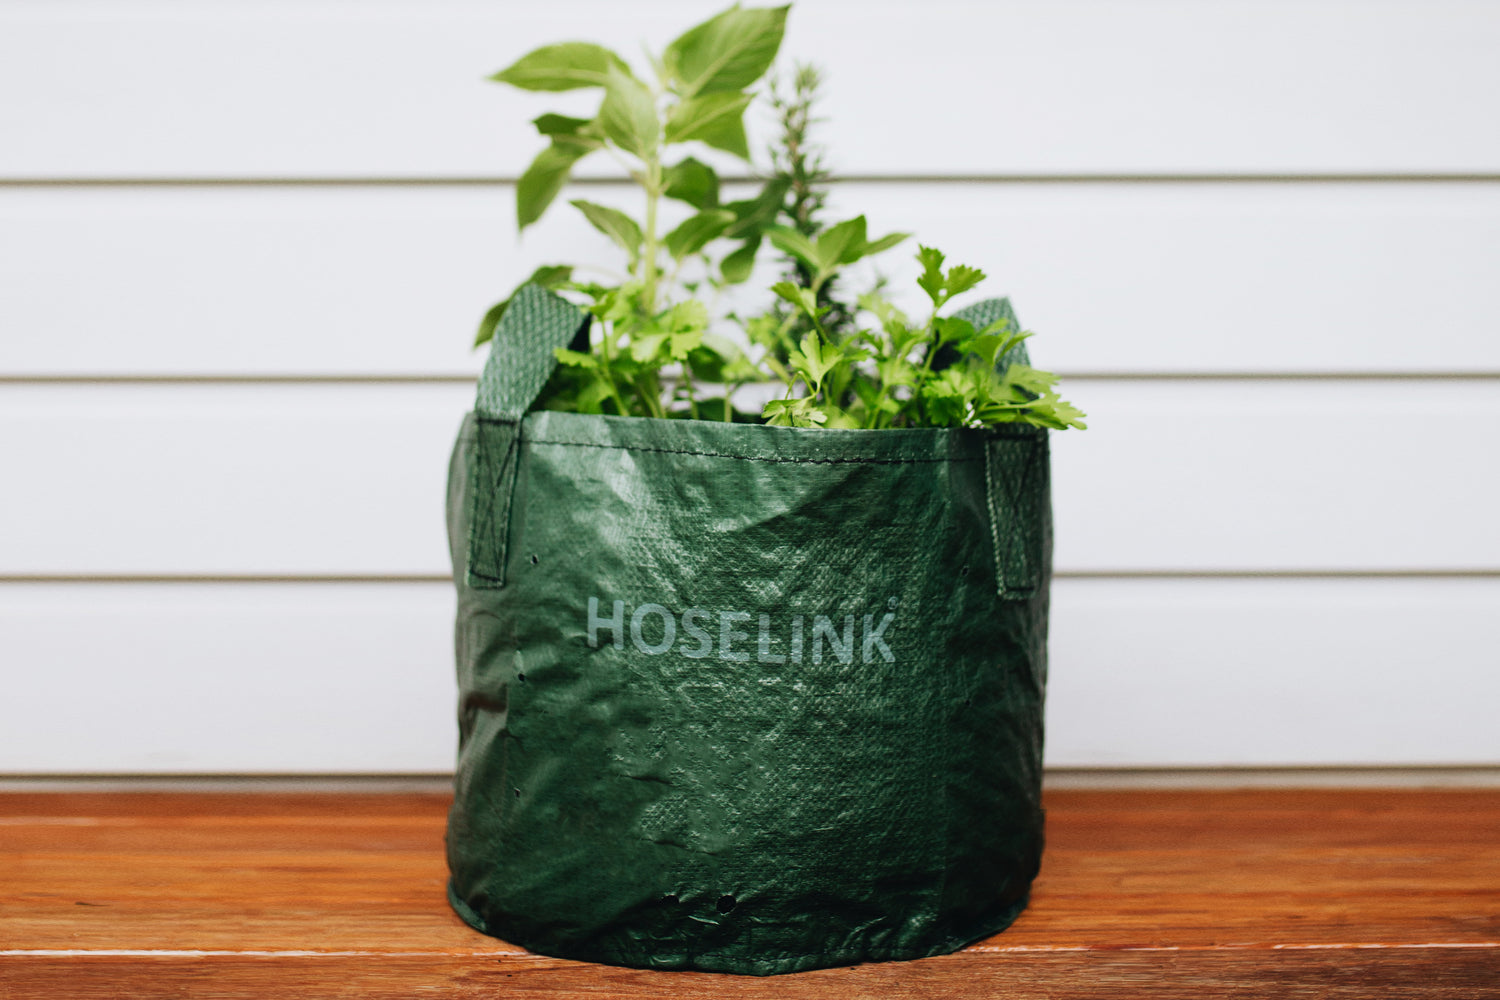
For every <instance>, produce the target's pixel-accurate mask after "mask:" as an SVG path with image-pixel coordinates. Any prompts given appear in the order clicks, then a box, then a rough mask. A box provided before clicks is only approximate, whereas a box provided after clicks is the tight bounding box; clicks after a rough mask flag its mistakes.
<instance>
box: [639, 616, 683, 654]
mask: <svg viewBox="0 0 1500 1000" xmlns="http://www.w3.org/2000/svg"><path fill="white" fill-rule="evenodd" d="M647 615H660V616H661V642H647V641H646V640H645V639H644V638H642V636H641V622H643V621H644V620H645V618H646V616H647ZM630 641H631V642H633V643H635V648H636V649H639V650H640V651H641V652H643V653H645V654H646V655H647V656H656V655H657V654H658V653H665V652H666V651H667V650H669V649H671V648H672V643H674V642H676V641H677V619H676V618H673V617H672V612H670V611H668V610H667V609H666V608H664V607H662V606H661V605H660V604H642V605H641V606H640V607H638V608H636V609H635V614H633V615H631V616H630Z"/></svg>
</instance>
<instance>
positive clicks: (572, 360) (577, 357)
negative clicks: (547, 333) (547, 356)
mask: <svg viewBox="0 0 1500 1000" xmlns="http://www.w3.org/2000/svg"><path fill="white" fill-rule="evenodd" d="M552 355H553V357H555V358H557V361H558V363H559V364H564V365H567V366H569V367H570V368H598V367H599V359H598V358H596V357H594V356H593V355H592V354H585V353H583V352H582V351H570V350H568V349H567V348H566V347H559V348H557V349H556V350H554V351H553V352H552Z"/></svg>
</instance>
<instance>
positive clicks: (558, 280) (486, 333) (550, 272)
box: [474, 264, 573, 347]
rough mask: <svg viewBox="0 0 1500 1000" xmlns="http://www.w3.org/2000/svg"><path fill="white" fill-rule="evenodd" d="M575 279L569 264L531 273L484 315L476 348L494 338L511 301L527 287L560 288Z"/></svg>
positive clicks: (475, 343) (480, 323) (544, 268)
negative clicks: (503, 299)
mask: <svg viewBox="0 0 1500 1000" xmlns="http://www.w3.org/2000/svg"><path fill="white" fill-rule="evenodd" d="M572 279H573V268H572V267H571V266H570V265H568V264H544V265H542V266H541V267H539V268H537V269H536V270H535V271H532V272H531V277H529V278H527V279H526V280H525V281H523V282H521V284H519V285H517V286H516V287H515V288H514V289H512V290H511V293H510V294H509V295H507V296H506V297H505V301H504V302H497V303H495V304H494V305H493V306H491V307H490V310H489V312H487V313H485V314H484V319H482V320H480V321H479V332H478V333H477V334H476V335H475V337H474V346H475V347H478V346H479V345H480V344H483V343H484V342H485V341H487V340H489V339H490V338H492V337H494V335H495V328H496V327H497V326H499V325H500V320H501V318H502V317H504V315H505V310H507V309H509V308H510V302H511V299H514V298H515V297H516V292H519V291H520V290H521V289H522V288H523V287H525V286H526V285H541V286H542V287H543V288H560V287H561V286H563V285H565V284H567V283H568V282H569V281H571V280H572Z"/></svg>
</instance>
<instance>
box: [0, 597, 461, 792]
mask: <svg viewBox="0 0 1500 1000" xmlns="http://www.w3.org/2000/svg"><path fill="white" fill-rule="evenodd" d="M454 607H455V601H454V597H453V588H452V587H451V586H447V585H440V584H425V585H424V584H391V583H382V584H337V585H329V584H233V585H224V584H218V585H209V586H203V585H197V586H194V585H189V584H151V585H143V584H135V585H125V586H114V585H103V586H100V585H92V586H90V585H70V584H45V585H40V586H27V585H16V584H0V649H4V650H5V657H4V666H3V667H0V676H3V677H4V680H5V687H6V696H5V698H3V699H0V734H3V735H0V772H13V773H14V772H21V773H25V772H32V773H46V772H75V773H133V772H144V773H171V772H216V773H223V772H233V771H263V772H298V771H302V772H321V771H328V772H360V771H365V772H399V771H442V770H447V769H451V768H452V766H453V751H454V747H455V745H456V743H457V727H456V726H455V724H454V721H453V720H454V718H455V712H456V704H457V696H456V694H455V689H454V685H453V665H452V648H453V646H452V632H453V628H452V619H453V614H454Z"/></svg>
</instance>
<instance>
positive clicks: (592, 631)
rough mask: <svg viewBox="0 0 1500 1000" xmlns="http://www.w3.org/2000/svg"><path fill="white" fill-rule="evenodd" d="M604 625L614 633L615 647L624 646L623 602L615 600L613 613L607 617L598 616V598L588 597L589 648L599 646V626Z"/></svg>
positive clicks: (621, 647)
mask: <svg viewBox="0 0 1500 1000" xmlns="http://www.w3.org/2000/svg"><path fill="white" fill-rule="evenodd" d="M601 625H602V626H605V627H607V628H609V629H610V630H612V631H613V632H614V634H615V648H616V649H624V648H625V602H624V601H616V602H615V613H614V614H613V615H611V616H610V617H608V618H600V617H599V598H597V597H590V598H589V648H590V649H598V648H599V627H600V626H601Z"/></svg>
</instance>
